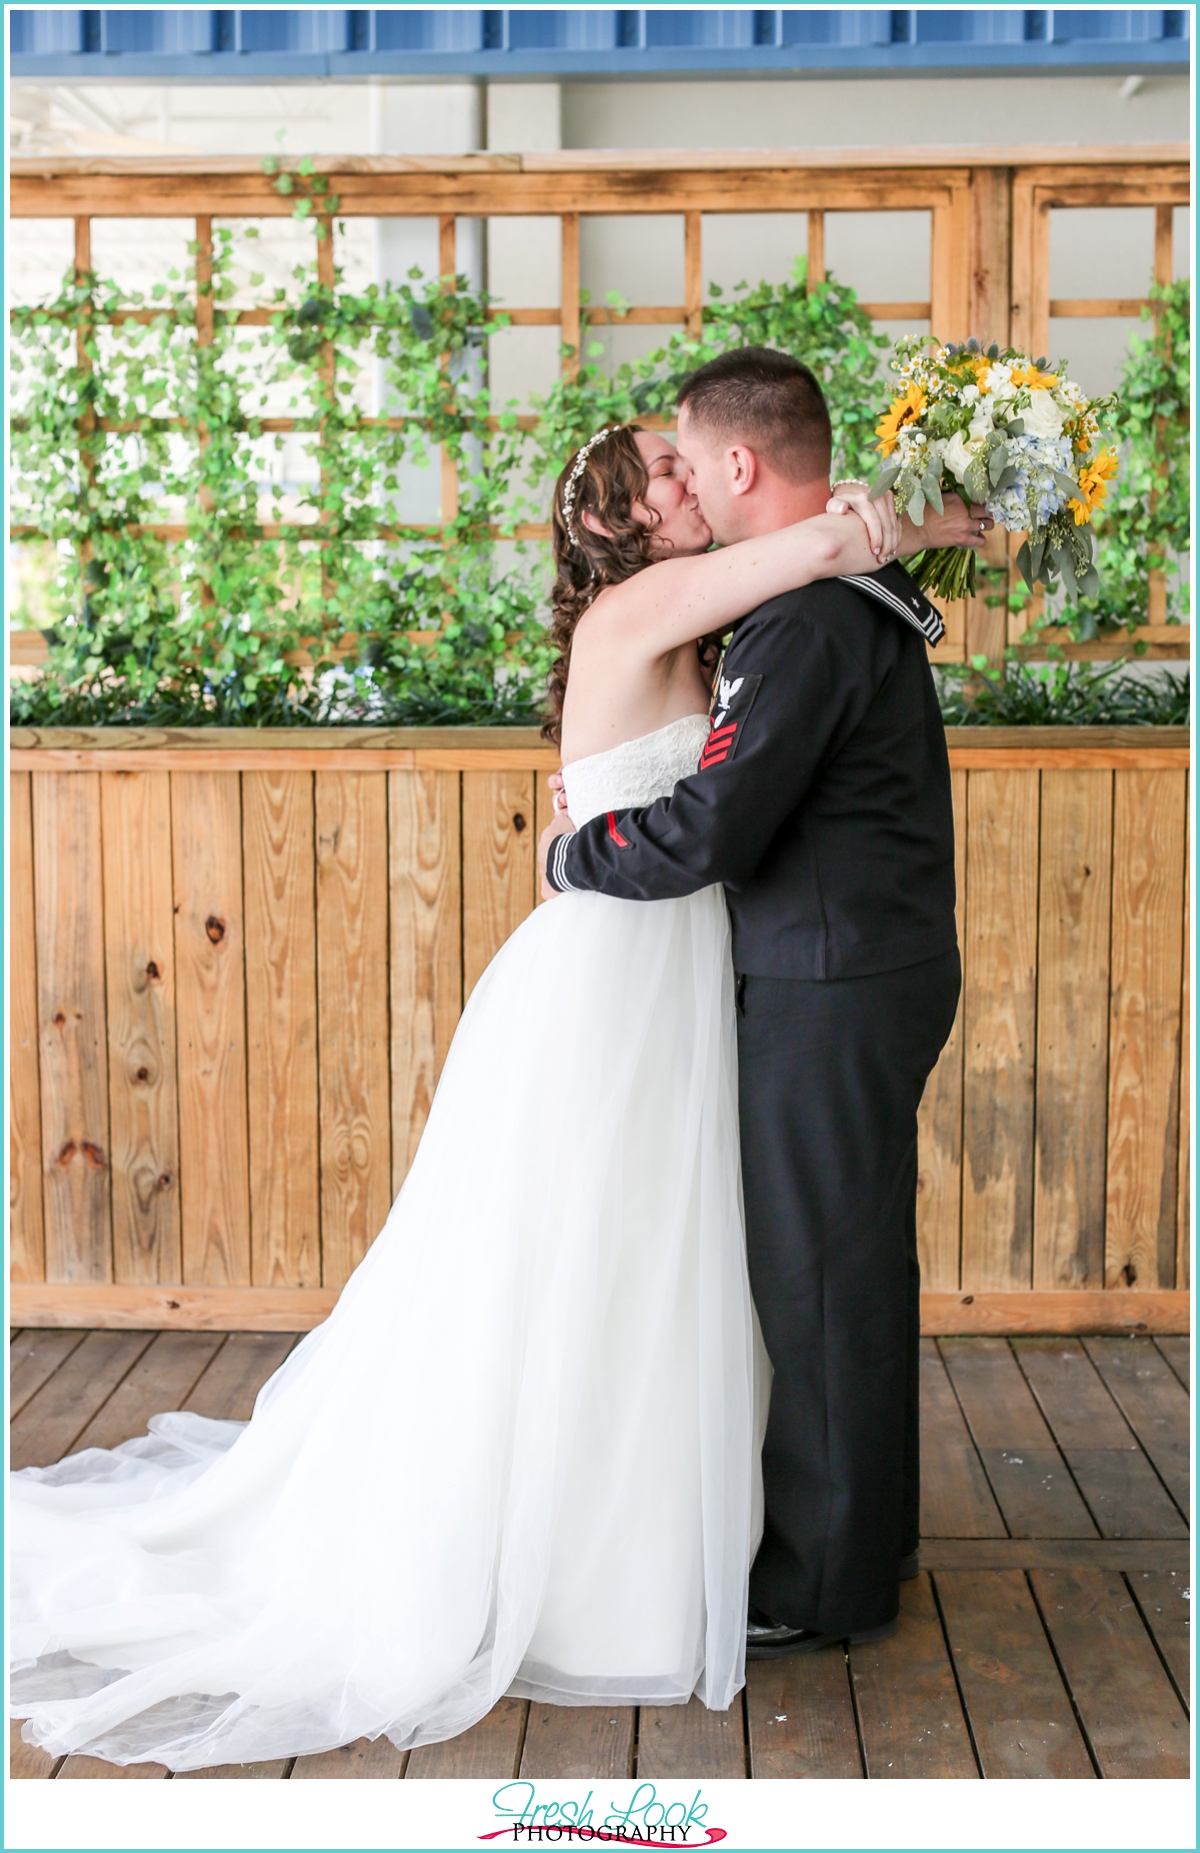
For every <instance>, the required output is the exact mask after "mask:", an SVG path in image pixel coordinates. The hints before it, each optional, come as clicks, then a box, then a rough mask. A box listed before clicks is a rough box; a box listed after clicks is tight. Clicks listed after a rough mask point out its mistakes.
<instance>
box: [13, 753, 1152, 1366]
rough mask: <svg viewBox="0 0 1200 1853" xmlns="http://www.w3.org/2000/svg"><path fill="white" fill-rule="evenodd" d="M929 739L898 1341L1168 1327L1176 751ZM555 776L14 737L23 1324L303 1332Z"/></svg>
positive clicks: (516, 877) (376, 1193) (521, 878)
mask: <svg viewBox="0 0 1200 1853" xmlns="http://www.w3.org/2000/svg"><path fill="white" fill-rule="evenodd" d="M949 743H950V762H951V776H952V779H953V782H954V800H955V807H956V818H957V839H958V856H959V868H958V888H959V908H960V921H959V938H960V943H961V945H962V948H963V955H964V989H963V998H962V1003H961V1005H960V1010H959V1016H958V1021H957V1023H956V1025H955V1028H954V1031H953V1033H952V1035H951V1038H950V1040H949V1042H948V1044H947V1047H946V1049H945V1051H944V1053H943V1056H942V1059H941V1061H940V1063H939V1065H938V1068H937V1070H936V1071H935V1073H934V1075H933V1076H932V1077H931V1080H930V1084H929V1087H928V1089H927V1090H926V1095H925V1099H924V1101H923V1103H922V1107H921V1115H920V1132H921V1155H920V1190H919V1195H918V1229H919V1241H920V1247H921V1254H922V1266H923V1272H924V1280H925V1286H926V1289H927V1294H926V1299H925V1307H924V1318H925V1321H926V1326H927V1329H928V1330H929V1331H930V1332H937V1333H944V1332H949V1331H964V1330H986V1331H1023V1332H1029V1331H1046V1330H1081V1329H1087V1330H1093V1331H1094V1330H1108V1331H1127V1330H1137V1329H1148V1330H1155V1331H1166V1330H1177V1329H1180V1322H1181V1321H1182V1320H1183V1319H1184V1317H1185V1312H1184V1308H1185V1302H1186V1292H1185V1288H1186V1283H1187V1270H1188V1252H1189V1251H1188V1192H1187V1170H1188V1160H1189V1144H1188V1140H1187V1136H1186V1127H1185V1125H1184V1124H1183V1121H1184V1120H1185V1119H1186V1103H1187V1101H1188V1099H1189V1089H1188V1071H1187V1043H1186V1035H1185V1030H1184V1025H1185V1023H1186V1009H1187V1004H1186V997H1187V992H1186V985H1187V975H1186V961H1185V956H1184V947H1185V925H1184V921H1185V908H1186V853H1185V852H1186V809H1187V787H1188V781H1189V772H1188V764H1189V748H1188V741H1187V731H1186V729H1182V728H1177V729H1160V730H1154V731H1153V733H1151V734H1149V736H1148V735H1147V731H1146V730H1143V729H1077V728H1057V729H1054V728H1050V729H1026V728H1019V729H960V730H951V732H950V736H949ZM555 763H556V756H555V754H554V752H553V751H552V750H551V749H549V748H547V747H546V746H544V745H543V744H542V743H541V742H540V741H539V739H538V737H537V735H536V734H535V733H534V732H533V730H531V729H504V728H494V729H470V728H461V729H456V728H433V729H415V730H404V729H379V728H376V729H371V728H364V729H345V730H333V729H330V730H328V731H320V730H308V729H298V730H280V731H274V730H269V729H262V730H258V729H247V730H238V729H212V730H209V729H194V730H178V731H174V730H172V731H165V732H155V731H151V730H143V731H137V730H132V729H129V730H124V729H115V728H114V729H99V730H95V731H91V732H89V731H87V730H67V729H48V730H34V729H19V730H16V731H15V732H14V734H13V738H12V761H11V766H12V770H11V779H12V804H11V819H12V850H11V855H12V873H13V895H12V914H11V918H12V927H11V934H12V961H13V963H12V974H13V985H14V1010H13V1013H12V1023H11V1068H12V1086H13V1114H12V1180H13V1196H12V1211H11V1230H12V1261H13V1274H14V1284H13V1300H12V1311H13V1316H14V1317H15V1318H16V1319H17V1320H18V1322H19V1323H21V1324H23V1325H32V1324H39V1323H44V1324H62V1325H67V1324H76V1323H80V1322H84V1323H89V1324H90V1323H96V1324H102V1325H131V1324H132V1325H138V1324H141V1325H145V1324H151V1325H159V1324H162V1325H169V1326H180V1327H193V1328H203V1327H210V1328H214V1329H215V1328H221V1329H224V1328H226V1327H231V1326H232V1327H243V1328H246V1329H255V1330H258V1329H263V1330H297V1329H307V1327H308V1326H310V1325H311V1324H313V1323H315V1322H316V1320H317V1319H319V1318H321V1317H323V1316H324V1313H325V1312H326V1311H328V1308H329V1306H330V1305H331V1304H332V1301H333V1298H334V1297H336V1293H337V1291H338V1289H339V1287H340V1285H341V1283H342V1282H343V1281H344V1279H345V1278H346V1275H347V1274H348V1272H349V1271H350V1269H351V1268H352V1266H353V1265H354V1263H355V1261H356V1260H357V1259H358V1258H359V1256H360V1255H361V1254H362V1252H363V1251H364V1249H365V1247H366V1246H367V1244H368V1243H369V1242H370V1241H371V1240H372V1239H373V1237H374V1235H375V1233H376V1232H377V1230H378V1229H379V1228H380V1227H381V1226H382V1224H383V1221H384V1219H385V1217H386V1213H387V1209H388V1206H389V1204H390V1202H391V1199H392V1196H393V1195H394V1193H395V1192H396V1191H397V1190H398V1189H399V1188H400V1185H401V1183H402V1181H403V1178H404V1175H405V1173H406V1171H407V1168H408V1165H409V1163H410V1162H411V1158H412V1155H413V1152H414V1151H415V1149H416V1143H417V1140H418V1138H419V1136H420V1132H421V1128H422V1126H423V1125H424V1121H425V1116H426V1114H427V1112H428V1107H429V1102H430V1099H431V1097H432V1093H433V1089H434V1087H435V1085H436V1081H437V1077H438V1074H439V1073H440V1069H441V1064H442V1062H443V1060H444V1058H445V1054H446V1051H447V1049H448V1047H449V1043H450V1039H451V1037H452V1035H453V1033H454V1028H455V1025H456V1023H457V1020H458V1016H459V1013H460V1011H461V1009H462V1005H463V1002H464V1000H465V998H466V996H467V995H468V994H469V992H470V989H471V987H472V986H473V984H474V982H475V981H476V979H477V978H478V976H479V975H480V973H481V972H482V970H483V969H484V966H485V965H486V964H487V962H488V960H489V959H490V957H491V956H492V954H493V953H494V952H495V951H496V950H497V948H498V947H499V945H500V944H501V943H502V942H503V941H504V939H505V938H506V937H507V936H508V934H509V933H510V932H512V931H513V930H514V928H515V927H516V926H517V925H519V924H520V922H521V920H523V919H524V918H525V916H526V915H527V914H528V913H529V912H530V911H531V910H532V908H533V907H534V906H535V905H536V891H535V879H534V861H533V851H534V845H535V842H536V838H537V834H538V831H539V829H540V827H541V825H542V823H543V821H544V820H545V818H546V817H547V816H548V815H549V792H548V788H547V786H546V783H545V779H546V775H547V773H548V772H549V771H550V770H551V769H552V768H553V766H554V765H555ZM381 1000H383V1001H382V1004H381ZM380 1022H382V1023H384V1024H385V1025H387V1028H386V1031H385V1032H384V1033H383V1034H382V1035H381V1034H379V1033H378V1025H379V1023H380ZM351 1131H352V1132H353V1137H351Z"/></svg>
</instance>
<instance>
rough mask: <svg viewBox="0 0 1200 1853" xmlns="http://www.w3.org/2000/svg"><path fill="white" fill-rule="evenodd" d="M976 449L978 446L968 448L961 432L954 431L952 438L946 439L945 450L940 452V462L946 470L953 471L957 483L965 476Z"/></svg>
mask: <svg viewBox="0 0 1200 1853" xmlns="http://www.w3.org/2000/svg"><path fill="white" fill-rule="evenodd" d="M978 448H979V446H978V445H974V446H972V447H970V448H968V445H967V441H966V439H965V438H964V436H963V434H962V432H961V431H956V432H955V433H954V436H953V437H952V438H947V440H946V448H945V450H944V451H943V452H942V462H943V463H944V464H945V465H946V468H947V469H948V470H953V472H954V474H955V476H956V477H957V478H958V480H959V482H961V481H962V480H963V477H964V476H965V475H966V473H967V465H968V464H969V463H970V461H971V458H972V457H973V456H974V454H975V451H976V450H977V449H978Z"/></svg>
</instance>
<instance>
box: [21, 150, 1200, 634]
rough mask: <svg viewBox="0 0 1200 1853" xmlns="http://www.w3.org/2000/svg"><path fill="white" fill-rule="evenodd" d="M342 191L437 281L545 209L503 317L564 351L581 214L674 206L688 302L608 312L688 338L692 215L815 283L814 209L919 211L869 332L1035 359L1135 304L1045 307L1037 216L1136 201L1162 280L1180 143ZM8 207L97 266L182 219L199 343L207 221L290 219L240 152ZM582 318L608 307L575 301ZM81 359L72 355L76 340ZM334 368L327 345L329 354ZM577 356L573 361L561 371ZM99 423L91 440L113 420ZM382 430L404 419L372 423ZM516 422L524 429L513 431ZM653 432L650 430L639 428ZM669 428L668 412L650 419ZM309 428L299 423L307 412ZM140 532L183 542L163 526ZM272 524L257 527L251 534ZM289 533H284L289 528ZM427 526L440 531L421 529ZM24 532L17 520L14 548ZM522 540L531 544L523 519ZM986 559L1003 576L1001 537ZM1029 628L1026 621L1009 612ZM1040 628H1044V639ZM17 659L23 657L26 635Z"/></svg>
mask: <svg viewBox="0 0 1200 1853" xmlns="http://www.w3.org/2000/svg"><path fill="white" fill-rule="evenodd" d="M314 168H315V171H316V173H318V174H320V175H328V176H329V182H330V185H331V187H332V188H333V189H335V191H336V195H337V200H338V206H337V215H336V216H337V218H339V219H340V218H347V217H404V218H419V217H431V218H435V219H436V220H437V224H438V269H439V274H440V275H441V276H442V277H444V278H447V279H449V278H450V277H452V276H453V274H454V272H455V270H456V268H457V266H456V261H455V241H456V227H457V221H458V219H460V218H502V217H511V216H518V215H519V216H521V217H536V216H551V217H556V218H558V219H559V221H560V224H561V292H560V304H559V306H556V307H546V308H519V309H509V310H504V311H503V314H504V316H505V319H506V321H507V323H508V324H509V325H510V326H515V327H523V326H525V327H530V326H550V327H555V326H556V327H559V328H561V331H562V339H563V343H564V345H566V346H569V347H572V348H574V349H576V351H577V350H578V347H579V340H580V241H579V231H580V220H581V218H582V217H584V216H587V215H593V216H600V215H604V216H611V215H621V214H647V213H653V214H656V215H661V214H674V213H677V214H680V215H681V216H682V218H683V229H684V290H683V296H684V300H683V302H682V303H676V304H669V305H665V306H664V305H653V306H647V305H640V306H633V307H631V308H629V309H628V310H627V311H624V312H621V314H620V316H619V319H620V321H621V322H622V323H624V324H626V325H638V324H643V325H644V324H650V325H659V326H677V327H678V326H682V327H684V328H686V329H687V330H688V331H689V332H692V333H696V332H698V331H699V328H700V324H701V316H702V311H703V279H704V269H703V223H704V216H705V215H706V214H716V213H721V214H731V213H733V214H736V213H771V212H787V213H797V212H803V213H806V214H807V219H808V259H809V268H808V275H809V279H810V283H814V284H815V283H816V282H818V281H820V280H821V279H822V278H823V277H824V274H825V259H824V251H825V215H826V214H827V213H830V212H889V211H900V212H912V211H924V212H928V213H929V215H930V221H931V238H930V275H929V293H928V297H927V298H926V299H924V300H921V301H907V302H868V303H865V304H864V305H863V306H864V307H865V308H866V310H867V312H868V313H869V314H870V315H871V316H873V317H874V318H875V319H876V320H879V321H924V320H928V321H929V322H930V324H931V327H932V328H933V330H934V331H935V332H936V333H937V335H938V336H939V337H941V338H942V339H946V340H955V339H962V338H963V337H965V336H966V335H967V334H969V333H974V334H977V335H980V336H981V337H983V338H992V339H999V340H1002V341H1007V340H1010V339H1011V340H1013V341H1014V342H1017V343H1020V344H1021V345H1024V346H1027V347H1029V348H1030V349H1031V350H1032V351H1033V352H1034V353H1035V354H1036V353H1043V352H1045V351H1046V350H1047V348H1048V345H1049V325H1050V321H1051V319H1052V318H1078V317H1089V318H1091V317H1106V316H1107V317H1112V316H1133V315H1137V314H1139V313H1140V311H1141V309H1142V307H1143V306H1144V305H1143V302H1142V301H1141V300H1140V299H1127V298H1117V297H1106V298H1086V299H1080V298H1070V299H1055V298H1051V296H1050V214H1051V212H1052V211H1054V210H1055V209H1060V208H1067V209H1069V208H1072V207H1095V206H1108V207H1112V206H1117V207H1122V206H1124V207H1142V208H1145V207H1149V208H1152V209H1153V210H1154V214H1155V234H1154V254H1153V274H1154V277H1155V280H1156V282H1159V283H1166V282H1169V281H1170V280H1171V277H1172V274H1173V250H1172V214H1173V211H1174V209H1175V207H1177V206H1183V205H1186V204H1188V201H1189V198H1190V192H1189V175H1188V164H1187V150H1186V148H1184V147H1180V146H1178V145H1174V144H1172V145H1165V146H1132V147H1121V148H1116V147H1105V148H1067V149H1044V148H1040V149H1034V148H1025V149H990V150H982V149H969V150H962V149H945V150H928V149H925V150H913V149H908V150H894V149H878V150H849V151H844V150H838V151H824V152H818V153H802V152H801V153H797V152H791V151H789V152H786V153H778V152H765V153H762V154H747V153H739V154H738V155H736V156H731V155H726V154H716V153H704V152H700V153H679V154H670V153H645V154H641V153H619V154H610V153H597V154H590V153H589V154H583V153H563V154H542V155H523V156H522V155H470V156H464V157H461V158H458V159H443V158H439V157H411V158H410V157H362V158H337V159H330V160H325V161H320V160H318V161H317V162H315V163H314ZM11 210H12V213H13V215H14V216H15V217H18V218H38V219H49V218H70V219H73V220H74V224H75V265H76V270H77V273H78V274H79V275H80V276H81V277H84V276H86V275H88V274H90V271H91V222H92V220H93V219H94V218H101V217H120V218H123V219H129V218H138V217H145V218H162V217H183V218H192V219H193V220H194V222H195V236H196V246H197V253H198V256H197V264H196V287H197V307H196V338H197V339H198V340H199V341H200V342H206V341H207V342H209V343H211V341H212V338H213V303H212V298H211V295H210V294H208V293H207V285H208V282H209V278H210V271H211V260H212V227H213V220H214V219H215V218H225V217H229V218H239V219H245V218H269V217H274V218H278V217H286V216H290V215H291V214H292V212H293V210H294V205H293V201H292V200H290V199H289V198H287V197H286V196H282V195H281V194H280V193H279V192H277V191H276V190H275V188H274V186H273V184H272V181H271V179H270V178H269V177H268V176H267V175H266V174H264V172H263V171H262V169H261V167H260V166H259V165H258V164H256V163H253V162H249V161H246V160H243V159H240V158H227V159H220V158H203V159H198V158H197V159H191V158H189V159H180V160H176V161H171V162H154V163H149V162H144V161H140V160H129V159H125V160H92V159H82V158H74V159H63V160H53V161H41V160H30V159H24V160H16V161H14V162H13V163H12V192H11ZM312 223H313V225H314V229H315V230H316V233H317V264H318V277H319V280H320V281H321V282H322V283H323V284H326V285H329V286H332V283H333V277H334V242H333V240H334V236H335V232H334V222H333V219H332V218H331V217H330V215H329V214H328V213H325V214H322V213H321V212H320V211H319V209H318V210H317V211H315V212H314V213H313V217H312ZM160 313H161V311H160V310H158V309H157V308H156V309H145V310H133V311H124V312H122V315H121V317H120V318H115V319H128V318H129V317H130V316H132V317H133V318H134V319H141V320H146V321H149V320H151V319H153V318H155V317H157V316H158V315H159V314H160ZM588 314H589V317H591V319H593V320H597V319H605V318H606V317H612V318H613V319H618V318H617V316H616V312H614V311H611V310H599V311H597V310H596V309H594V308H589V310H588ZM233 319H234V320H235V321H236V322H237V323H238V324H259V325H262V324H265V323H266V322H268V321H269V319H270V311H268V310H265V309H251V310H243V311H241V312H239V313H236V314H235V315H234V317H233ZM79 353H80V356H81V358H82V359H84V360H85V362H86V356H85V354H84V342H83V338H82V336H81V337H80V342H79ZM326 360H327V365H328V366H329V367H330V368H331V369H332V367H333V365H334V355H333V349H332V346H330V347H329V348H328V349H327V353H326ZM573 364H574V362H573V361H572V360H571V359H570V358H569V357H568V358H567V359H565V360H564V362H563V365H564V367H567V368H569V367H570V366H572V365H573ZM99 422H100V428H101V429H116V428H118V427H117V426H116V424H115V423H113V424H107V425H106V424H105V422H104V421H103V420H101V421H99ZM256 422H258V423H259V424H260V425H261V428H262V430H263V431H265V432H290V431H293V430H296V429H303V428H305V421H303V420H297V419H292V418H285V417H275V418H264V419H262V420H259V421H256ZM365 422H366V423H367V424H372V423H375V424H386V425H388V426H390V427H392V428H396V427H397V426H399V425H402V424H403V423H404V422H405V421H404V420H403V419H380V420H366V421H365ZM525 422H526V423H527V424H530V423H532V422H533V421H532V420H526V421H525ZM648 422H656V421H648ZM658 422H665V421H658ZM308 428H312V421H309V423H308ZM457 510H458V476H457V468H456V465H455V461H454V458H453V457H452V456H451V455H450V454H449V453H448V452H447V451H443V455H442V466H441V519H442V521H443V522H447V521H451V520H453V519H454V517H455V515H456V514H457ZM153 531H154V532H155V533H157V534H159V535H161V536H162V537H163V538H166V539H174V538H183V537H184V534H185V530H184V529H183V528H182V527H174V526H171V525H169V524H162V525H156V526H155V527H154V529H153ZM283 531H284V530H283V529H282V528H281V527H280V526H278V525H275V524H271V523H264V524H262V527H261V532H262V534H263V537H264V538H266V539H271V538H277V537H278V536H279V534H280V533H281V532H283ZM293 531H294V530H293ZM430 531H431V530H430V529H429V528H428V527H388V526H384V525H381V526H380V527H379V529H378V534H379V537H380V538H384V539H398V538H402V537H408V536H415V535H418V534H423V535H428V534H429V533H430ZM434 531H436V530H434ZM22 532H23V530H20V529H14V530H13V533H14V538H20V537H21V535H22ZM516 533H517V535H518V537H519V538H529V539H534V538H542V537H544V535H545V533H546V530H545V529H544V528H543V527H540V526H537V525H528V526H523V527H520V528H518V529H517V530H516ZM993 545H994V546H995V547H996V548H997V549H998V551H996V552H995V553H994V554H993V556H992V560H991V563H992V564H995V565H1003V564H1004V562H1005V554H1004V552H1003V549H1004V546H1005V541H1004V537H1002V536H1001V537H998V538H997V540H996V541H995V542H994V543H993ZM1165 600H1166V594H1165V585H1164V582H1163V579H1162V576H1161V575H1158V574H1156V575H1154V576H1153V579H1152V584H1151V595H1150V609H1149V613H1148V620H1149V621H1148V623H1147V624H1146V625H1145V626H1143V627H1142V629H1141V631H1140V633H1139V638H1138V641H1140V643H1142V644H1143V645H1145V646H1147V650H1146V653H1147V654H1148V655H1150V656H1151V657H1186V656H1187V655H1188V654H1189V647H1190V646H1189V637H1188V634H1187V633H1185V634H1184V635H1182V636H1181V634H1180V629H1179V627H1178V626H1168V625H1166V624H1165V622H1164V620H1165V615H1166V604H1165ZM947 619H948V633H949V634H948V638H947V641H946V643H944V644H943V646H942V648H941V651H940V653H939V654H940V660H950V659H953V658H954V657H958V658H960V659H961V658H963V657H965V656H975V655H979V654H983V655H986V656H988V657H989V658H991V659H993V660H996V659H998V658H999V657H1000V656H1001V655H1002V653H1003V650H1004V648H1005V646H1006V645H1007V644H1008V642H1009V641H1010V637H1009V630H1008V619H1007V616H1006V613H1005V611H1004V610H1003V608H1001V607H996V606H989V605H988V604H987V603H986V602H985V600H984V599H983V598H977V599H974V600H971V601H969V602H968V603H967V604H966V605H964V606H962V607H959V608H957V609H953V608H952V609H951V610H950V611H948V613H947ZM1022 622H1023V621H1022ZM1050 635H1051V633H1047V634H1046V636H1047V639H1048V638H1049V636H1050ZM29 636H30V641H31V645H32V647H30V646H27V647H26V649H25V650H24V651H21V652H19V653H18V654H17V656H16V658H15V660H18V661H19V660H26V661H33V660H37V654H38V652H39V650H42V651H44V645H42V641H41V639H40V637H36V636H35V635H34V634H29ZM1055 640H1056V641H1059V642H1062V643H1063V644H1064V646H1065V649H1066V653H1067V654H1068V655H1069V656H1076V657H1106V656H1107V657H1111V656H1116V655H1123V654H1125V653H1126V651H1127V650H1128V649H1129V645H1130V640H1129V639H1128V638H1127V637H1124V636H1122V637H1120V638H1116V639H1113V638H1106V639H1101V640H1099V641H1096V642H1093V643H1083V644H1072V643H1070V642H1069V641H1068V640H1066V639H1064V638H1056V639H1055Z"/></svg>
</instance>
